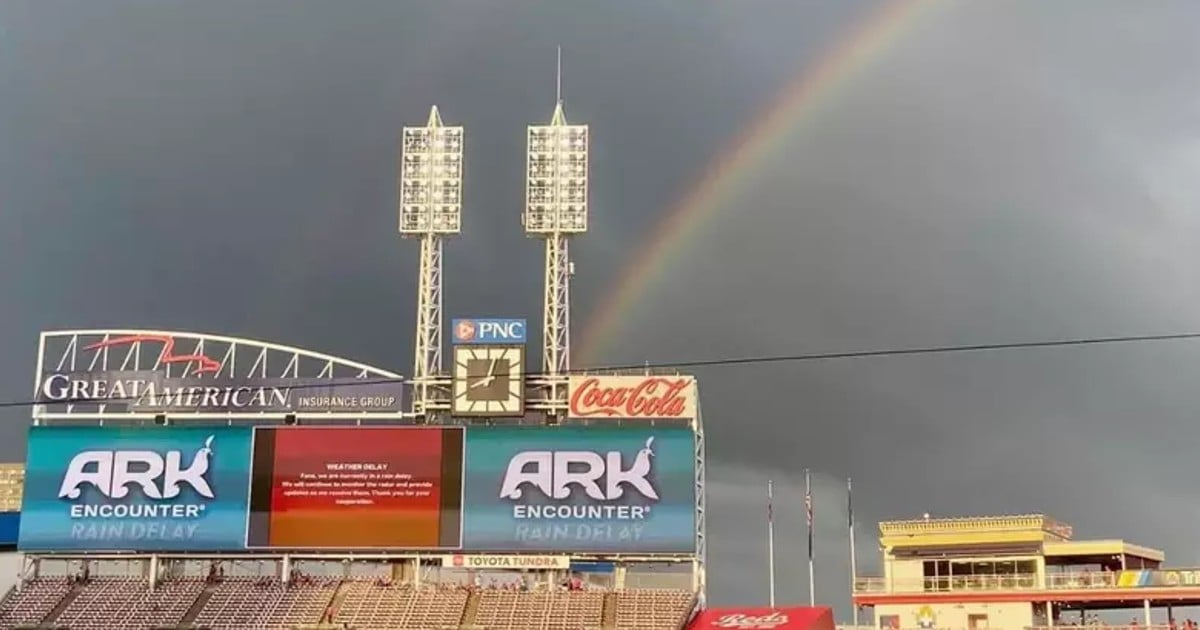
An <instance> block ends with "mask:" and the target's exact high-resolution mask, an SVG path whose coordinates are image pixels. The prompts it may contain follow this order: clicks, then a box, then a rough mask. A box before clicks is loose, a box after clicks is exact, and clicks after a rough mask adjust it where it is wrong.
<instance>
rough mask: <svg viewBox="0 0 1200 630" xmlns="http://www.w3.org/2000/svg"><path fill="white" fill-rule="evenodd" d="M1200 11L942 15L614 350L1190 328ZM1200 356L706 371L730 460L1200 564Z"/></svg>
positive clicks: (760, 186)
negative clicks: (1039, 517) (1133, 544)
mask: <svg viewBox="0 0 1200 630" xmlns="http://www.w3.org/2000/svg"><path fill="white" fill-rule="evenodd" d="M1067 7H1073V8H1072V9H1068V8H1067ZM1197 19H1200V15H1198V14H1197V13H1196V7H1195V6H1194V5H1189V4H1185V3H1179V4H1176V5H1173V6H1172V5H1158V8H1157V9H1156V10H1148V7H1147V6H1146V5H1129V4H1121V3H1112V4H1108V5H1105V6H1103V7H1099V6H1097V4H1095V3H1090V4H1087V5H1086V7H1085V6H1083V5H1082V4H1078V3H1076V4H1074V5H1072V4H1071V3H1054V4H1053V6H1050V5H1044V4H1039V5H1032V4H1028V3H1027V4H1023V5H1015V4H1012V3H1006V4H1004V5H1000V4H975V5H970V7H965V6H964V7H956V8H954V9H952V10H939V11H935V12H934V13H933V15H931V16H929V17H928V19H927V20H926V21H925V22H923V23H921V24H919V25H916V26H915V27H914V29H913V30H912V31H911V32H910V33H909V34H908V35H907V36H905V37H904V38H902V39H901V40H900V41H899V42H898V43H897V45H896V46H895V47H894V48H892V49H891V51H890V53H889V54H888V55H887V56H886V58H885V59H883V60H882V61H880V62H879V63H877V64H875V65H874V66H873V67H872V68H871V69H870V70H869V71H868V72H866V73H865V75H864V76H863V77H862V78H861V79H860V80H859V81H858V82H857V83H856V84H855V85H854V86H852V87H851V88H849V89H847V90H846V92H845V93H844V94H842V95H841V97H840V98H839V99H838V102H837V105H836V106H835V107H830V108H829V109H830V110H831V111H829V113H827V114H825V115H823V116H822V117H821V119H820V121H819V123H818V124H815V125H814V126H813V128H811V129H809V130H807V131H806V132H804V133H803V134H800V135H798V136H796V137H794V138H792V139H790V140H789V141H787V142H786V144H787V147H786V148H785V149H784V150H782V151H780V152H779V153H778V154H777V155H775V156H774V161H773V162H772V163H770V164H767V165H764V166H763V167H761V168H760V169H759V170H758V171H756V172H754V173H753V174H752V175H751V176H749V178H748V181H747V182H746V183H745V186H744V187H743V189H742V191H741V192H740V193H739V194H738V195H737V196H736V197H735V198H733V199H730V200H728V202H727V203H725V204H724V206H723V209H722V210H721V211H720V212H721V213H722V214H721V217H722V218H720V219H719V220H717V221H715V222H714V223H713V224H712V225H710V226H708V228H707V229H706V230H704V235H703V236H702V237H700V238H698V239H697V240H696V241H695V242H693V243H691V244H690V245H689V247H688V254H686V255H684V256H681V257H679V259H678V260H677V261H676V262H675V264H674V266H673V267H672V268H671V271H670V273H669V274H668V276H669V277H668V278H667V280H666V281H665V284H666V285H667V286H666V288H664V289H663V292H662V293H657V292H651V294H650V295H649V296H647V299H646V300H645V301H643V302H642V303H641V304H640V305H639V307H638V309H637V313H636V315H634V316H633V318H632V320H631V322H630V324H629V326H628V327H626V329H625V331H626V334H625V336H624V338H622V339H620V340H619V341H618V345H619V347H618V348H614V349H612V351H611V352H610V353H609V356H606V357H604V359H605V360H606V361H611V362H616V363H629V362H637V361H641V360H649V361H651V362H654V361H656V360H660V359H662V360H670V359H677V358H678V359H691V358H708V357H716V356H722V355H727V354H738V355H754V354H780V353H800V352H829V351H839V350H852V349H877V348H888V347H893V348H900V347H914V346H929V345H947V344H956V343H986V342H1006V341H1014V340H1040V339H1054V338H1071V337H1084V336H1089V335H1114V334H1135V333H1159V332H1164V331H1178V330H1196V329H1197V321H1200V317H1198V315H1200V293H1198V291H1197V288H1196V287H1197V284H1196V282H1195V279H1196V272H1195V270H1196V269H1197V268H1200V254H1198V253H1197V252H1200V247H1198V245H1200V242H1198V241H1200V237H1197V234H1198V233H1200V232H1198V231H1197V229H1196V228H1197V216H1196V213H1195V207H1196V206H1195V203H1196V199H1197V188H1196V184H1195V181H1196V179H1195V175H1194V173H1195V172H1196V171H1195V168H1196V167H1197V166H1198V165H1200V162H1198V161H1197V146H1200V127H1198V126H1197V121H1198V120H1200V100H1198V99H1197V98H1196V97H1195V87H1196V83H1195V80H1194V76H1195V74H1196V71H1197V70H1200V44H1198V43H1197V41H1196V39H1195V38H1194V36H1193V35H1194V34H1193V33H1192V29H1191V26H1190V25H1192V24H1195V23H1196V20H1197ZM1189 77H1191V78H1189ZM732 251H737V252H739V254H738V256H737V258H736V264H731V258H730V256H729V255H727V254H723V252H732ZM659 296H669V297H661V298H660V297H659ZM729 305H737V307H736V308H730V307H729ZM664 322H670V331H671V332H670V334H665V333H664V328H662V327H656V326H655V324H656V323H657V324H662V323H664ZM1197 365H1200V345H1197V344H1195V343H1193V342H1182V343H1168V344H1144V345H1138V346H1112V347H1104V348H1099V347H1095V348H1071V349H1057V350H1049V349H1040V350H1029V351H1018V352H995V353H987V354H982V353H980V354H961V355H948V356H941V357H939V356H925V357H897V358H882V359H870V360H847V361H827V362H822V363H812V364H792V365H783V364H770V365H764V366H762V367H758V368H742V367H739V368H736V369H734V368H712V369H705V370H703V371H702V372H701V379H702V380H701V382H702V386H703V392H702V397H703V400H704V411H705V420H706V424H707V426H708V437H709V444H710V445H711V446H710V454H711V456H712V458H713V459H714V460H715V463H714V466H715V468H714V469H715V470H718V469H725V470H728V469H729V468H739V469H742V470H744V471H747V472H746V474H747V475H751V474H752V473H751V472H750V471H757V470H761V469H762V468H763V467H766V466H778V467H781V468H784V469H788V470H797V469H799V468H802V467H804V466H806V465H807V466H811V467H812V468H814V469H818V470H823V471H827V472H830V473H835V474H837V475H846V474H852V475H853V476H854V477H855V478H856V479H857V480H858V487H859V489H860V490H859V493H860V494H861V495H862V497H863V498H862V500H861V502H860V506H862V507H861V513H862V515H863V516H864V518H871V519H873V520H877V519H878V518H880V517H890V518H899V517H911V516H915V515H918V514H920V513H921V512H923V511H930V512H933V513H934V514H946V515H961V514H975V513H1014V512H1037V511H1048V512H1051V513H1053V514H1055V515H1057V516H1058V517H1059V518H1063V519H1067V520H1068V521H1071V522H1075V523H1077V524H1079V525H1080V527H1079V528H1077V531H1078V532H1080V533H1081V534H1082V535H1093V536H1125V537H1129V538H1133V539H1135V540H1139V541H1143V542H1144V543H1146V544H1150V545H1162V546H1165V547H1166V550H1167V552H1168V556H1169V558H1171V559H1173V561H1174V562H1176V563H1180V564H1183V565H1190V564H1195V563H1196V562H1197V561H1200V554H1198V552H1200V550H1197V548H1196V547H1195V543H1194V541H1193V536H1192V533H1191V528H1190V527H1188V526H1186V525H1181V523H1186V522H1188V521H1189V520H1190V519H1191V518H1192V517H1193V516H1194V512H1195V510H1194V509H1193V508H1192V507H1190V506H1191V505H1192V504H1193V503H1194V502H1195V491H1194V487H1193V486H1194V484H1193V483H1192V481H1191V477H1192V474H1191V472H1190V470H1191V466H1190V461H1191V460H1192V459H1193V451H1194V449H1193V448H1192V443H1193V442H1194V441H1195V440H1196V438H1197V436H1198V435H1200V433H1198V430H1197V428H1196V426H1195V412H1194V410H1195V409H1196V407H1197V404H1198V403H1200V395H1198V394H1197V389H1196V387H1195V383H1194V373H1195V367H1196V366H1197ZM724 479H725V481H726V482H728V481H730V480H733V479H738V477H737V476H736V475H729V476H727V477H725V478H724ZM758 482H759V480H758V479H757V478H755V480H754V483H753V484H747V485H746V486H745V487H744V488H742V490H744V491H745V492H747V493H753V492H754V490H753V488H754V486H755V485H756V484H757V483H758ZM729 494H730V495H735V496H736V495H738V494H739V491H738V490H737V489H731V490H729ZM715 509H719V508H715ZM1151 514H1152V515H1163V516H1167V517H1166V518H1150V519H1147V518H1146V515H1151ZM1168 515H1170V516H1168ZM1175 517H1179V518H1175ZM715 518H716V517H714V519H715ZM871 533H872V535H873V534H874V532H871ZM793 534H794V532H793ZM797 535H798V534H797ZM716 538H717V537H716V536H714V540H715V539H716ZM800 541H802V538H796V537H794V536H793V537H792V538H791V539H788V538H787V537H786V536H785V542H784V544H787V545H790V546H793V547H794V546H795V545H796V544H800ZM714 544H715V542H714ZM747 553H749V552H747ZM718 575H719V574H718ZM832 583H834V584H836V580H835V581H834V582H832ZM823 584H824V583H823Z"/></svg>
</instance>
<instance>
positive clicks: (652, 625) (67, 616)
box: [0, 577, 695, 630]
mask: <svg viewBox="0 0 1200 630" xmlns="http://www.w3.org/2000/svg"><path fill="white" fill-rule="evenodd" d="M206 589H207V591H206ZM202 594H203V595H207V599H204V598H203V597H202ZM473 594H474V599H472V595H473ZM469 601H470V602H472V604H471V605H470V606H469V605H468V602H469ZM694 603H695V596H694V595H693V594H692V593H691V592H688V591H682V590H635V591H618V592H616V593H612V592H606V591H602V590H595V591H566V590H563V591H557V590H555V591H549V590H546V591H536V590H535V591H521V590H516V589H483V590H472V589H467V588H465V587H462V586H426V587H424V588H419V589H418V588H414V587H413V586H412V585H390V584H384V583H382V582H381V581H380V580H379V579H375V580H373V581H370V580H367V579H361V580H354V579H351V580H339V579H336V578H319V579H314V578H302V579H299V580H297V581H295V582H294V583H292V584H291V585H288V586H285V585H284V584H282V583H281V582H279V581H278V580H277V579H274V578H229V579H224V580H221V581H220V582H218V583H209V582H206V581H205V580H204V579H202V578H197V577H190V578H180V579H172V580H166V581H163V582H160V583H159V584H158V587H157V588H156V589H155V590H154V591H153V592H151V591H150V589H149V588H148V586H147V585H146V582H145V581H144V580H142V579H140V578H114V577H100V578H94V579H91V580H89V581H87V583H86V584H76V585H75V586H74V587H72V585H71V584H70V582H69V581H68V580H67V579H66V578H65V577H55V578H42V579H34V580H30V581H29V582H27V583H26V584H25V586H24V587H23V588H22V589H21V590H20V591H19V592H17V591H13V592H10V593H9V595H8V596H7V597H6V598H5V599H4V600H3V601H0V629H9V628H13V627H14V626H17V625H21V624H37V623H39V622H46V623H51V624H52V625H53V626H54V627H66V628H72V629H73V630H109V629H111V628H123V629H125V628H128V629H149V628H153V627H158V626H169V625H174V624H191V625H193V626H194V627H203V628H211V629H212V630H245V629H247V628H261V629H277V630H290V629H292V628H295V627H297V626H302V625H312V624H318V623H321V622H328V621H330V619H329V616H332V621H333V622H334V623H335V624H336V625H343V624H344V627H348V628H353V629H355V630H383V629H390V628H398V629H407V630H441V629H451V628H459V627H460V626H461V627H469V628H472V629H474V630H592V629H599V628H605V627H608V628H618V629H638V630H643V629H645V630H660V629H661V630H675V629H676V628H679V627H681V625H682V624H683V622H684V621H685V620H686V619H687V617H688V615H689V614H690V613H691V610H692V607H693V605H694ZM193 605H195V607H196V608H198V609H199V610H197V611H191V609H192V607H193ZM606 605H607V606H609V607H610V610H608V611H606V610H605V608H606ZM613 608H615V609H613ZM189 611H191V614H192V616H193V617H194V618H193V619H188V618H186V617H188V615H189ZM606 612H607V613H608V614H606ZM49 617H54V618H49ZM605 619H609V620H610V624H605V623H604V620H605ZM611 620H615V625H611Z"/></svg>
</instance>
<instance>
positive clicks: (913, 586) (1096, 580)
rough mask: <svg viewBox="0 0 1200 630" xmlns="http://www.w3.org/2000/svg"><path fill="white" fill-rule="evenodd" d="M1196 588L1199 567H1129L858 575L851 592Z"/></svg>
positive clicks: (1198, 584) (1199, 580)
mask: <svg viewBox="0 0 1200 630" xmlns="http://www.w3.org/2000/svg"><path fill="white" fill-rule="evenodd" d="M1138 588H1200V569H1160V570H1149V569H1131V570H1126V571H1089V572H1079V573H1047V574H1046V577H1045V581H1044V584H1043V582H1042V581H1041V580H1039V579H1038V576H1037V575H1035V574H1032V573H1017V574H1007V575H955V576H948V577H946V576H943V577H932V578H893V579H892V580H887V579H886V578H883V577H859V578H856V579H855V580H854V592H855V593H860V594H870V593H954V592H978V591H993V592H994V591H1031V590H1042V589H1045V590H1052V591H1072V590H1089V589H1097V590H1099V589H1138Z"/></svg>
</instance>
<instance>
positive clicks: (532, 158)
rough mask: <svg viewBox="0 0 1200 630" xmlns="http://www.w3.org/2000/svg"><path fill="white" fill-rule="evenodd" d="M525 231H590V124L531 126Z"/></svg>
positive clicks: (529, 132) (527, 164)
mask: <svg viewBox="0 0 1200 630" xmlns="http://www.w3.org/2000/svg"><path fill="white" fill-rule="evenodd" d="M526 148H527V159H526V173H525V175H526V180H525V216H524V217H523V219H524V224H525V231H526V233H529V234H554V233H566V234H578V233H582V232H586V231H587V197H588V181H587V164H588V127H587V125H566V124H550V125H536V126H530V127H529V131H528V136H527V146H526Z"/></svg>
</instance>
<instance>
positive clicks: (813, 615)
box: [688, 607, 834, 630]
mask: <svg viewBox="0 0 1200 630" xmlns="http://www.w3.org/2000/svg"><path fill="white" fill-rule="evenodd" d="M717 628H736V629H738V630H834V625H833V610H832V609H829V608H800V607H795V608H709V609H706V610H704V611H702V612H701V613H700V614H699V615H696V618H695V619H693V620H692V623H691V624H689V625H688V629H689V630H710V629H717Z"/></svg>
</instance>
